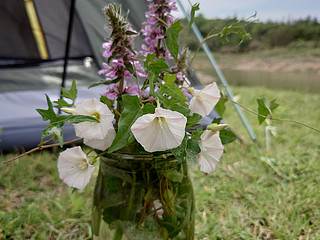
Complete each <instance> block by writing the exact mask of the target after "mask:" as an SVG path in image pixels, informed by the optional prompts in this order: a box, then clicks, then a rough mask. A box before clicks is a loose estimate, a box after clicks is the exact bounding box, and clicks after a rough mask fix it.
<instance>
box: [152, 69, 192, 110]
mask: <svg viewBox="0 0 320 240" xmlns="http://www.w3.org/2000/svg"><path fill="white" fill-rule="evenodd" d="M176 77H177V76H176V74H173V75H170V74H169V73H167V74H166V75H165V77H164V80H165V83H164V84H160V85H159V88H160V90H159V92H158V93H157V94H156V96H157V97H158V98H159V100H160V101H161V102H162V103H163V105H164V107H166V108H169V109H171V108H172V107H173V105H174V104H176V103H179V104H180V105H181V106H184V107H186V106H187V104H186V102H187V101H188V100H187V98H186V97H185V96H184V94H183V93H182V91H181V90H180V88H179V87H178V86H177V85H176V84H175V83H174V81H175V79H176Z"/></svg>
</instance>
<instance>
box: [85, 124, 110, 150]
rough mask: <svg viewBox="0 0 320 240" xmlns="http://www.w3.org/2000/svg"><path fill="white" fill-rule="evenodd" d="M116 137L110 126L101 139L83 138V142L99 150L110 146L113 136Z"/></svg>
mask: <svg viewBox="0 0 320 240" xmlns="http://www.w3.org/2000/svg"><path fill="white" fill-rule="evenodd" d="M115 137H116V131H115V130H114V129H113V128H111V129H110V130H109V132H108V133H107V135H106V136H105V137H104V138H103V139H87V138H85V139H84V141H83V142H84V144H86V145H87V146H89V147H92V148H95V149H99V150H101V151H104V150H106V149H107V148H108V147H110V146H111V144H112V142H113V140H114V138H115Z"/></svg>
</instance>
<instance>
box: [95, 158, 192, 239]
mask: <svg viewBox="0 0 320 240" xmlns="http://www.w3.org/2000/svg"><path fill="white" fill-rule="evenodd" d="M92 230H93V235H94V239H107V240H122V239H127V240H148V239H152V240H158V239H159V240H160V239H161V240H163V239H179V240H180V239H181V240H182V239H186V240H192V239H194V194H193V187H192V183H191V180H190V178H189V176H188V168H187V164H186V163H185V161H184V162H183V163H179V162H178V161H177V160H176V159H175V158H174V156H173V155H172V154H168V153H165V154H161V155H158V156H155V155H151V154H150V155H131V154H121V153H113V154H108V155H104V156H103V157H101V159H100V168H99V174H98V178H97V182H96V186H95V191H94V200H93V212H92Z"/></svg>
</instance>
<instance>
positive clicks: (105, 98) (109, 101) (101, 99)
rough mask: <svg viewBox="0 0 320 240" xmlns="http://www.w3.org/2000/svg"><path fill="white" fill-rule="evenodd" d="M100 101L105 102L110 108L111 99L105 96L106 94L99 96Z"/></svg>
mask: <svg viewBox="0 0 320 240" xmlns="http://www.w3.org/2000/svg"><path fill="white" fill-rule="evenodd" d="M100 102H102V103H104V104H106V105H107V106H108V108H109V109H111V107H112V101H111V100H110V99H109V98H107V97H106V96H101V97H100Z"/></svg>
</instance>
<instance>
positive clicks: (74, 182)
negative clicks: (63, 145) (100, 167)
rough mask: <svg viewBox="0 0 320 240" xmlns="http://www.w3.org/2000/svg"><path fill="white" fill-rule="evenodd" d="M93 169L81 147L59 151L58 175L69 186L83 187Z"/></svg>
mask: <svg viewBox="0 0 320 240" xmlns="http://www.w3.org/2000/svg"><path fill="white" fill-rule="evenodd" d="M93 170H94V166H93V165H91V164H90V163H89V160H88V158H87V156H86V154H85V153H84V152H83V151H82V150H81V147H79V146H78V147H73V148H68V149H67V150H65V151H63V152H61V153H60V156H59V158H58V171H59V176H60V178H61V179H62V180H63V181H64V182H65V183H66V184H68V185H69V186H70V187H74V188H78V189H84V188H85V187H86V186H87V184H88V183H89V181H90V178H91V175H92V172H93Z"/></svg>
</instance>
